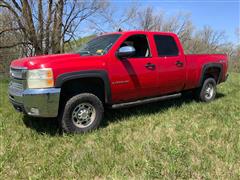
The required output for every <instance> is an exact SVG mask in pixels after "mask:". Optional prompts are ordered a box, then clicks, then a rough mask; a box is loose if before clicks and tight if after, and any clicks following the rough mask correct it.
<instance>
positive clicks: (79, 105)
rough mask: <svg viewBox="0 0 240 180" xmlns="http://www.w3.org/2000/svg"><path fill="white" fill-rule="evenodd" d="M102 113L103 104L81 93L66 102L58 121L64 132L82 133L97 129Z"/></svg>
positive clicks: (87, 94) (91, 96)
mask: <svg viewBox="0 0 240 180" xmlns="http://www.w3.org/2000/svg"><path fill="white" fill-rule="evenodd" d="M103 112H104V108H103V104H102V102H101V101H100V99H99V98H98V97H97V96H95V95H93V94H89V93H83V94H79V95H76V96H73V97H72V98H70V99H69V100H68V101H67V103H66V105H65V107H64V110H63V113H62V115H61V116H60V117H59V120H60V124H61V127H62V129H63V130H64V131H65V132H68V133H84V132H88V131H92V130H94V129H96V128H98V127H99V125H100V123H101V121H102V119H103Z"/></svg>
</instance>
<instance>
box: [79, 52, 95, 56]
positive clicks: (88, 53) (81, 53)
mask: <svg viewBox="0 0 240 180" xmlns="http://www.w3.org/2000/svg"><path fill="white" fill-rule="evenodd" d="M79 53H80V55H83V56H84V55H92V53H91V52H90V51H79Z"/></svg>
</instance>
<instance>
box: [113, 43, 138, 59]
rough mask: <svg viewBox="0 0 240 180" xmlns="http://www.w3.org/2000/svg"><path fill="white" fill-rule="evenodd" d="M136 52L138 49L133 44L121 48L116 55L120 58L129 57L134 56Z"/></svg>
mask: <svg viewBox="0 0 240 180" xmlns="http://www.w3.org/2000/svg"><path fill="white" fill-rule="evenodd" d="M135 52H136V50H135V48H134V47H133V46H123V47H121V48H119V50H118V51H117V52H116V55H117V57H119V58H127V57H131V56H133V55H134V54H135Z"/></svg>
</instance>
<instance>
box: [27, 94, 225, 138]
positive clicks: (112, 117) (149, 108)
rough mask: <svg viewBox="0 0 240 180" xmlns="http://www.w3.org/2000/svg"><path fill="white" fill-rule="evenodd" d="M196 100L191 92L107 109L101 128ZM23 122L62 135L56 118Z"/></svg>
mask: <svg viewBox="0 0 240 180" xmlns="http://www.w3.org/2000/svg"><path fill="white" fill-rule="evenodd" d="M224 96H225V95H224V94H222V93H218V94H217V95H216V99H219V98H222V97H224ZM192 102H195V100H194V99H193V97H192V95H191V94H186V95H184V96H182V97H180V98H176V99H172V100H166V101H159V102H155V103H149V104H147V105H146V104H145V105H139V106H134V107H130V108H123V109H115V110H113V109H107V110H106V112H105V118H104V121H103V123H102V125H101V128H105V127H107V126H108V125H109V124H111V123H113V122H118V121H122V120H124V119H126V118H130V117H132V116H135V115H144V114H154V113H159V112H160V113H161V112H164V111H166V110H167V109H169V108H171V107H177V108H180V107H181V106H182V105H184V104H188V103H192ZM23 122H24V124H25V125H26V127H28V128H31V129H33V130H35V131H36V132H37V133H39V134H47V135H50V136H57V135H62V131H61V129H60V128H59V124H58V121H57V119H56V118H35V117H28V116H24V117H23Z"/></svg>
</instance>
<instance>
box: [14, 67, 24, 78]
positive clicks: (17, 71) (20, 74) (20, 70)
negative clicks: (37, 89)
mask: <svg viewBox="0 0 240 180" xmlns="http://www.w3.org/2000/svg"><path fill="white" fill-rule="evenodd" d="M25 74H26V68H24V67H17V68H16V67H11V68H10V75H11V77H13V78H17V79H25V76H26V75H25Z"/></svg>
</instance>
